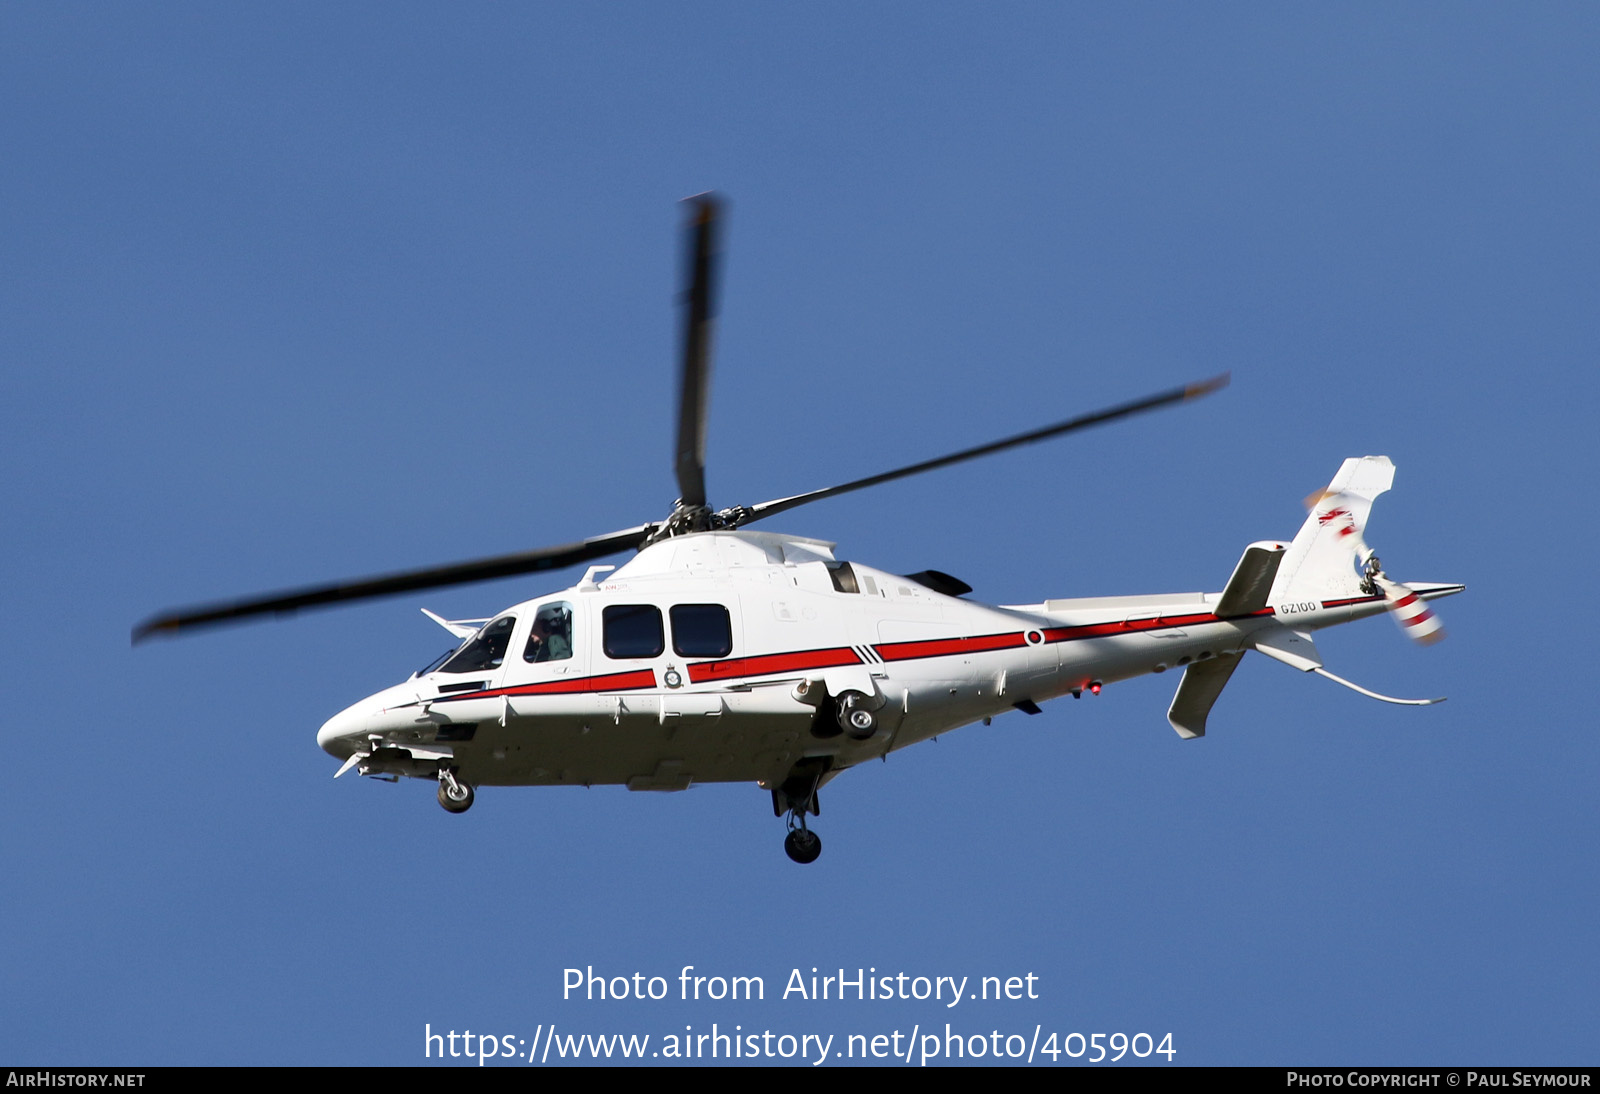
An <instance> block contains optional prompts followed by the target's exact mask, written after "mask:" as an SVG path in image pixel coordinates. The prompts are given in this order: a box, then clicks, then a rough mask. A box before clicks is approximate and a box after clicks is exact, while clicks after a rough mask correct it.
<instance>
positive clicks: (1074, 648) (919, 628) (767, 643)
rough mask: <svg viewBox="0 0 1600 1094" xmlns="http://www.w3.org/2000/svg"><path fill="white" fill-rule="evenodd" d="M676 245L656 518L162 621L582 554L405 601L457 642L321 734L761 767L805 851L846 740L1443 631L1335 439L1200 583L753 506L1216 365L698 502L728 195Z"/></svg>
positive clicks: (699, 215) (891, 476)
mask: <svg viewBox="0 0 1600 1094" xmlns="http://www.w3.org/2000/svg"><path fill="white" fill-rule="evenodd" d="M685 204H686V205H687V208H688V212H689V216H688V225H687V236H688V248H687V251H688V261H687V266H688V270H687V275H686V280H687V282H688V287H687V290H686V292H685V294H684V302H685V307H684V324H683V342H682V347H681V360H680V369H679V384H678V414H677V423H676V424H677V432H676V445H675V450H674V473H675V476H676V478H677V483H678V488H679V494H680V496H679V498H678V499H677V501H676V502H675V503H674V505H673V508H672V511H671V512H670V513H669V514H668V515H667V517H666V518H665V519H663V520H659V521H654V522H649V523H645V524H641V525H639V526H637V527H633V528H627V529H623V530H621V531H617V532H611V533H608V534H606V535H601V536H595V537H591V538H589V539H584V540H579V541H577V542H574V543H568V544H563V545H560V546H555V547H546V548H540V549H536V550H531V551H524V552H520V553H516V554H510V555H503V556H499V557H494V558H487V559H478V560H473V561H468V562H461V563H455V564H451V565H445V566H436V567H429V568H425V569H419V570H413V571H407V572H403V573H397V574H389V575H384V576H379V577H372V578H365V579H360V580H354V581H345V582H337V583H333V584H326V585H319V586H314V587H310V588H304V589H298V590H291V591H286V592H279V593H273V594H269V595H265V596H257V597H252V598H249V599H244V600H236V601H230V602H225V603H217V604H209V605H202V606H197V607H191V608H185V609H180V610H176V611H171V612H166V613H162V614H160V615H157V616H154V617H152V618H150V619H147V620H146V621H144V622H142V623H140V624H139V625H138V626H137V627H135V628H134V631H133V640H134V642H135V643H138V642H140V641H142V640H144V639H147V638H150V637H152V636H156V635H172V634H176V633H179V632H184V631H189V630H193V629H196V628H201V627H207V626H214V625H218V624H223V623H230V622H235V621H239V620H245V619H249V618H253V617H260V616H264V615H284V614H290V613H294V612H297V611H299V610H301V609H305V608H313V607H320V606H325V605H330V604H335V603H344V602H351V601H358V600H366V599H371V598H375V597H383V596H392V595H397V594H400V593H408V592H415V591H418V590H424V589H432V588H440V587H445V586H451V585H458V584H463V583H467V582H473V581H482V580H489V579H493V578H502V577H508V576H513V575H522V574H531V573H539V572H544V571H550V570H559V569H565V568H567V567H575V566H577V565H580V564H585V563H594V560H596V559H602V558H606V557H609V556H614V555H618V554H621V553H624V552H627V551H630V550H631V551H634V552H635V554H634V555H633V557H632V558H631V559H628V560H626V561H625V562H624V563H623V564H622V565H620V566H618V565H614V564H591V565H588V566H587V569H586V571H585V573H584V575H583V577H582V578H581V580H579V581H578V583H577V584H576V585H574V586H572V587H571V588H569V589H566V590H564V591H561V592H557V593H554V594H551V595H546V596H540V597H536V598H534V599H532V600H528V601H524V602H522V603H519V604H516V605H513V606H512V607H510V608H507V609H506V610H504V611H502V612H500V613H498V614H496V615H494V616H492V617H489V618H485V619H461V620H451V619H445V618H442V617H440V616H438V615H435V614H434V613H432V612H428V611H426V609H424V613H425V614H426V615H427V616H428V617H429V618H430V619H432V620H433V621H434V622H436V623H438V624H439V625H440V626H441V627H443V628H444V629H445V630H446V631H448V632H449V633H450V634H451V636H452V637H453V639H455V640H456V642H457V643H458V644H456V645H454V646H453V647H452V648H451V649H450V650H449V651H448V652H447V653H446V654H444V655H442V656H441V657H439V658H438V659H437V660H435V661H434V662H432V663H431V664H429V665H427V666H425V667H423V668H422V669H420V670H418V671H416V672H414V673H412V674H411V675H410V676H409V677H408V678H407V679H406V680H404V681H403V682H401V683H398V684H395V685H393V686H392V687H389V688H386V689H384V690H382V691H380V692H378V693H377V694H375V695H371V696H368V697H367V698H365V699H362V700H361V701H360V702H357V703H355V704H353V705H351V706H350V707H348V708H347V709H345V710H343V711H341V712H339V713H338V714H335V715H334V716H333V717H332V718H330V719H328V720H327V722H326V723H325V724H324V725H323V726H322V727H321V729H320V730H319V731H318V733H317V743H318V745H320V746H321V747H322V748H323V749H324V750H325V751H327V752H328V753H329V754H331V755H332V756H333V757H334V758H336V759H338V760H340V761H342V766H340V768H339V770H338V771H337V773H336V774H335V776H334V777H335V778H338V777H340V776H342V775H344V774H346V773H347V772H349V771H351V770H355V771H356V772H357V773H358V774H360V775H365V776H370V777H374V778H379V779H384V780H388V781H395V782H397V781H398V780H399V779H400V778H401V777H407V778H416V779H425V780H429V781H433V782H436V783H437V787H438V789H437V796H438V801H439V804H440V805H441V806H443V807H444V809H445V810H446V811H448V812H450V813H463V812H465V811H466V810H467V809H469V808H471V806H472V805H473V802H474V799H475V797H476V790H477V788H479V787H485V786H585V787H588V786H597V785H622V786H626V787H627V788H628V789H630V790H639V791H645V790H656V791H675V790H685V789H688V788H689V787H690V786H692V785H695V784H697V783H710V782H746V783H748V782H754V783H755V784H756V785H757V786H759V787H760V788H762V789H764V790H767V791H769V792H770V795H771V800H772V810H773V814H774V816H776V817H780V818H785V819H786V825H785V826H786V835H785V838H784V849H785V851H786V853H787V854H788V856H789V857H790V858H791V859H792V860H794V861H795V862H798V863H810V862H814V861H815V860H816V859H817V857H818V856H819V855H820V854H821V851H822V840H821V837H820V836H819V835H818V834H817V832H816V831H815V830H814V829H813V828H812V827H811V825H810V824H809V823H808V820H807V818H808V817H816V816H820V813H821V803H820V790H821V788H822V787H823V786H825V785H826V784H827V783H829V782H830V781H831V780H832V779H833V778H835V777H836V776H837V775H839V774H840V773H842V772H844V771H846V770H848V769H850V768H852V767H855V766H857V765H859V764H862V763H864V762H865V761H867V760H874V759H882V758H884V757H887V755H888V754H889V753H891V752H894V751H896V750H899V749H902V748H906V747H908V746H910V745H913V744H916V743H918V742H920V741H924V740H928V739H929V738H932V737H936V736H938V735H940V734H942V733H945V732H948V731H950V730H952V729H955V728H958V727H961V726H965V725H969V724H973V723H977V722H982V723H984V724H988V723H989V722H990V721H991V719H993V718H994V717H996V716H998V715H1000V714H1004V713H1008V712H1010V711H1013V710H1016V711H1022V712H1024V713H1025V714H1029V715H1034V714H1039V713H1041V708H1040V705H1039V704H1040V703H1043V702H1045V701H1048V700H1051V699H1055V698H1060V697H1063V696H1066V695H1069V694H1070V695H1072V696H1073V697H1074V698H1080V697H1081V696H1082V695H1083V693H1084V692H1089V693H1090V694H1091V695H1097V694H1099V693H1100V691H1101V689H1102V688H1104V687H1105V686H1106V685H1108V684H1110V683H1114V682H1117V681H1121V680H1127V679H1130V678H1133V677H1137V676H1142V675H1145V674H1151V673H1164V672H1167V671H1169V670H1174V669H1177V670H1181V680H1180V682H1179V684H1178V688H1177V693H1176V695H1175V696H1174V698H1173V700H1172V704H1171V707H1170V708H1169V710H1168V712H1167V720H1168V722H1169V723H1170V724H1171V726H1172V728H1173V729H1174V730H1175V731H1176V732H1177V733H1178V735H1179V736H1180V737H1182V738H1187V739H1196V738H1201V737H1203V736H1204V735H1205V733H1206V725H1207V718H1208V715H1209V714H1210V711H1211V709H1212V707H1213V705H1214V704H1215V703H1216V701H1217V699H1218V697H1219V696H1220V695H1221V693H1222V690H1223V688H1224V687H1225V686H1226V685H1227V683H1228V680H1229V679H1230V677H1231V676H1232V675H1233V672H1234V670H1235V669H1236V668H1237V667H1238V665H1239V662H1240V660H1241V659H1242V658H1243V656H1244V655H1245V653H1247V652H1249V651H1251V650H1254V651H1256V652H1258V653H1260V654H1262V655H1264V656H1266V657H1268V658H1270V659H1272V660H1275V661H1279V662H1282V663H1284V664H1286V665H1288V666H1290V667H1292V668H1295V669H1297V670H1300V671H1302V672H1308V673H1316V674H1318V675H1321V676H1323V677H1325V678H1327V679H1329V680H1331V681H1333V682H1335V683H1338V684H1341V685H1343V686H1346V687H1349V688H1352V689H1354V690H1355V691H1357V692H1360V693H1361V694H1363V695H1366V696H1369V697H1371V698H1374V699H1378V700H1381V701H1384V702H1389V703H1400V704H1407V705H1428V704H1431V703H1437V702H1440V701H1441V700H1440V699H1399V698H1395V697H1392V696H1386V695H1381V694H1379V693H1377V692H1373V691H1370V690H1368V689H1366V688H1363V687H1361V686H1359V685H1357V684H1354V683H1352V682H1350V681H1348V680H1345V679H1343V678H1342V677H1338V676H1335V675H1334V674H1333V673H1331V672H1329V671H1328V670H1327V669H1326V668H1325V667H1324V666H1323V663H1322V659H1321V657H1320V655H1319V654H1318V652H1317V649H1316V645H1315V642H1314V640H1313V637H1312V633H1313V632H1314V631H1316V630H1318V629H1321V628H1323V627H1328V626H1332V625H1335V624H1339V623H1344V622H1349V621H1351V620H1355V619H1361V618H1366V617H1369V616H1373V615H1377V614H1381V613H1383V612H1389V613H1391V614H1392V615H1393V617H1394V618H1395V619H1396V621H1397V622H1398V623H1399V624H1400V626H1401V629H1402V631H1404V632H1405V633H1406V634H1408V636H1410V637H1412V638H1413V639H1416V640H1418V641H1420V642H1425V643H1427V642H1433V641H1437V640H1438V639H1439V638H1440V637H1442V636H1443V630H1442V628H1441V627H1440V625H1439V621H1438V618H1437V617H1436V616H1435V615H1434V614H1433V612H1432V610H1431V608H1429V607H1428V602H1429V601H1432V600H1435V599H1438V598H1440V597H1444V596H1449V595H1452V594H1454V593H1458V592H1461V591H1463V590H1464V588H1465V586H1463V585H1459V584H1438V583H1430V584H1419V583H1411V584H1409V585H1405V584H1401V583H1399V582H1396V581H1394V580H1392V579H1390V578H1389V577H1388V575H1387V574H1385V573H1384V572H1383V569H1382V566H1381V564H1380V562H1379V560H1378V556H1377V555H1376V553H1375V552H1374V551H1372V549H1371V548H1369V547H1368V546H1367V545H1366V543H1365V540H1364V533H1365V528H1366V524H1367V518H1368V515H1369V512H1370V509H1371V506H1372V502H1373V499H1375V498H1376V497H1378V496H1379V495H1380V494H1382V493H1384V492H1385V491H1387V490H1388V489H1389V488H1390V487H1391V485H1392V484H1393V480H1394V465H1393V464H1392V463H1391V462H1390V461H1389V459H1388V458H1387V457H1383V456H1366V457H1358V458H1352V459H1348V460H1346V461H1345V462H1344V464H1343V465H1342V466H1341V467H1340V469H1339V471H1338V473H1337V474H1336V475H1335V476H1334V478H1333V480H1332V481H1331V482H1330V484H1329V485H1328V487H1327V488H1326V489H1324V490H1322V491H1319V492H1318V493H1317V494H1314V495H1313V496H1312V497H1311V498H1308V499H1307V505H1308V508H1309V510H1310V512H1309V515H1308V516H1307V518H1306V520H1305V523H1304V524H1303V525H1302V527H1301V529H1300V531H1299V532H1298V534H1297V535H1296V536H1295V537H1294V539H1293V540H1291V541H1288V542H1279V541H1260V542H1256V543H1252V544H1250V545H1249V546H1247V547H1246V548H1245V551H1244V553H1243V556H1242V557H1241V558H1240V560H1239V563H1238V565H1237V566H1236V567H1235V569H1234V571H1233V573H1232V576H1230V577H1229V579H1228V581H1227V583H1226V584H1225V585H1224V586H1223V588H1222V591H1221V592H1218V593H1183V594H1170V595H1154V596H1148V595H1139V596H1115V597H1094V598H1080V599H1051V600H1044V601H1042V602H1039V603H1035V604H1025V605H1007V606H991V605H986V604H982V603H979V602H977V601H974V600H971V599H969V598H968V594H970V593H971V592H972V588H971V587H970V586H969V585H967V584H966V583H965V582H963V581H961V580H959V579H958V578H955V577H952V576H951V575H949V574H946V573H943V572H940V571H937V570H926V571H922V572H919V573H914V574H904V575H902V574H895V573H890V572H887V571H884V570H879V569H875V568H873V567H870V566H867V565H864V564H862V563H860V562H858V561H855V560H853V559H847V558H842V557H840V555H839V554H838V553H837V549H836V545H835V544H834V543H832V542H828V541H824V540H819V539H811V538H806V537H801V536H795V535H787V534H782V533H777V532H768V531H760V530H754V529H751V528H749V525H752V524H754V523H756V522H757V521H761V520H765V519H766V518H768V517H773V516H776V515H778V514H780V513H785V512H788V511H789V510H791V509H795V508H797V507H799V506H802V505H805V504H808V503H810V502H814V501H820V500H823V499H825V498H831V497H837V496H839V495H841V494H845V493H849V492H852V491H855V490H861V489H865V488H866V487H869V486H877V485H881V484H883V483H887V482H891V481H893V480H896V479H901V478H906V477H909V476H912V475H918V474H922V473H924V472H928V471H934V470H937V469H939V468H943V467H948V466H950V465H952V464H956V463H960V462H964V461H967V460H972V459H977V458H979V457H982V456H987V455H991V454H994V453H997V452H1002V451H1006V450H1008V449H1011V448H1016V447H1019V446H1022V445H1027V444H1033V443H1037V442H1040V441H1044V440H1047V439H1051V438H1055V437H1059V436H1063V435H1065V434H1069V433H1074V432H1077V431H1080V430H1084V429H1088V428H1091V427H1094V426H1098V425H1103V424H1107V423H1110V422H1113V421H1118V420H1121V419H1125V418H1129V417H1132V416H1135V415H1139V414H1144V413H1147V412H1150V411H1153V410H1156V409H1159V408H1163V407H1167V406H1171V405H1174V404H1177V403H1182V402H1186V401H1190V400H1193V399H1197V398H1200V397H1202V396H1205V395H1208V394H1210V393H1212V392H1214V391H1216V390H1218V389H1219V388H1221V387H1223V386H1225V385H1226V384H1227V383H1228V379H1229V378H1228V376H1227V375H1226V374H1224V375H1222V376H1218V377H1215V378H1212V379H1208V380H1203V381H1200V382H1197V383H1192V384H1188V385H1185V386H1184V387H1181V388H1176V389H1172V390H1168V391H1163V392H1159V393H1156V394H1154V395H1151V396H1148V397H1145V398H1142V399H1137V400H1133V401H1130V402H1125V403H1122V404H1119V405H1116V406H1112V407H1108V408H1105V409H1101V410H1096V411H1093V412H1090V413H1087V414H1082V415H1079V416H1077V417H1074V418H1070V419H1068V420H1066V421H1062V422H1057V423H1055V424H1053V425H1049V426H1045V427H1043V428H1040V429H1036V430H1032V431H1030V432H1027V433H1021V434H1017V435H1015V436H1011V437H1006V438H1003V439H1001V440H997V441H994V442H991V443H989V444H984V445H979V446H976V447H973V448H967V449H963V450H961V451H959V452H954V453H950V454H948V455H944V456H940V457H936V458H934V459H929V460H924V461H921V462H919V463H914V464H910V465H908V466H905V467H901V468H897V469H895V470H892V471H886V472H882V473H880V474H876V475H871V476H867V477H865V478H861V479H856V480H853V481H851V482H847V483H842V484H839V485H836V486H830V487H825V488H823V489H819V490H812V491H809V492H807V493H803V494H795V495H791V496H789V497H783V498H777V499H773V500H770V501H765V502H761V503H759V504H755V505H736V506H732V507H729V508H723V509H713V508H712V507H711V505H710V503H709V502H708V500H707V491H706V475H705V471H706V462H705V442H706V425H707V413H706V411H707V399H708V394H709V385H710V371H711V366H710V362H711V354H710V350H711V341H712V333H713V327H714V321H715V313H716V307H715V304H716V291H717V272H718V259H719V250H718V248H719V236H720V225H721V221H722V202H721V200H720V199H719V198H718V197H717V196H716V195H714V194H710V193H707V194H701V195H697V196H695V197H692V198H689V199H687V200H686V202H685Z"/></svg>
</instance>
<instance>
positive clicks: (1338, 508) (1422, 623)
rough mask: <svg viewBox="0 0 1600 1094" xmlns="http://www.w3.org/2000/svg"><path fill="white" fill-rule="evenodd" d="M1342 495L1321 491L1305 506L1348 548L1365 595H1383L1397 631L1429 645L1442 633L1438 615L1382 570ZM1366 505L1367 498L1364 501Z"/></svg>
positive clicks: (1352, 509) (1351, 509) (1350, 500)
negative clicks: (1359, 574) (1358, 569)
mask: <svg viewBox="0 0 1600 1094" xmlns="http://www.w3.org/2000/svg"><path fill="white" fill-rule="evenodd" d="M1354 500H1355V499H1352V498H1348V497H1346V496H1345V495H1344V494H1340V493H1331V492H1329V491H1326V490H1324V491H1321V492H1319V493H1316V494H1313V495H1311V496H1310V497H1309V498H1307V499H1306V505H1307V507H1308V508H1309V509H1310V510H1311V512H1312V514H1313V515H1315V517H1316V519H1317V522H1318V523H1319V524H1321V525H1323V526H1324V527H1326V528H1330V529H1331V530H1332V531H1333V538H1334V539H1335V540H1336V541H1337V542H1339V543H1341V544H1343V545H1344V546H1345V547H1346V548H1348V549H1349V551H1350V553H1351V554H1352V555H1354V556H1355V560H1356V564H1357V565H1358V566H1359V567H1360V569H1361V588H1362V591H1364V592H1365V593H1366V594H1367V595H1368V596H1379V595H1381V596H1382V597H1383V600H1384V603H1385V604H1386V605H1387V606H1388V608H1389V614H1390V615H1391V616H1392V617H1393V618H1394V621H1395V623H1396V625H1398V626H1399V628H1400V633H1401V634H1403V635H1405V636H1406V637H1407V638H1409V639H1411V640H1412V641H1413V642H1417V643H1419V644H1421V645H1424V646H1431V645H1433V644H1434V643H1435V642H1438V641H1441V640H1442V639H1443V638H1444V636H1445V630H1444V625H1443V624H1442V623H1440V622H1439V617H1438V616H1437V615H1435V614H1434V613H1433V609H1432V608H1429V607H1428V605H1427V602H1426V601H1424V600H1423V599H1422V597H1421V596H1420V595H1418V594H1417V592H1416V591H1415V590H1413V589H1412V588H1411V587H1410V586H1408V585H1403V584H1401V583H1400V582H1398V581H1395V580H1394V579H1393V578H1391V577H1390V576H1389V575H1388V574H1386V573H1384V572H1383V566H1382V564H1381V563H1379V561H1378V555H1377V552H1375V551H1374V550H1373V549H1372V548H1371V547H1368V546H1367V543H1366V541H1365V540H1364V539H1362V538H1361V529H1360V527H1359V526H1358V524H1357V519H1356V516H1355V511H1354V510H1355V507H1354V506H1353V505H1352V502H1353V501H1354ZM1367 504H1370V501H1368V502H1367Z"/></svg>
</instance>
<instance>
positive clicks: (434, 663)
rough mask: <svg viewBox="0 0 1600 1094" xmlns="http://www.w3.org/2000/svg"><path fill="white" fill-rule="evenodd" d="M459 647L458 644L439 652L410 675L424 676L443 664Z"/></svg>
mask: <svg viewBox="0 0 1600 1094" xmlns="http://www.w3.org/2000/svg"><path fill="white" fill-rule="evenodd" d="M459 648H460V647H459V646H451V647H450V648H449V649H447V650H445V651H444V652H443V653H441V654H440V655H439V656H438V657H435V658H434V659H433V660H432V661H429V662H428V663H427V665H426V666H424V667H423V668H420V669H418V670H417V671H416V672H414V673H412V674H411V675H412V676H426V675H428V673H430V672H432V671H433V670H434V669H436V668H438V667H439V666H440V665H442V664H444V663H445V661H447V660H449V658H450V655H451V654H452V653H455V652H456V650H458V649H459Z"/></svg>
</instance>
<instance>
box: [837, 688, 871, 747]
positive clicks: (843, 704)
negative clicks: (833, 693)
mask: <svg viewBox="0 0 1600 1094" xmlns="http://www.w3.org/2000/svg"><path fill="white" fill-rule="evenodd" d="M866 704H867V697H866V696H865V695H862V694H861V693H860V692H858V691H847V692H845V693H844V694H843V695H841V696H839V728H840V729H842V730H844V731H845V734H846V735H847V736H849V737H850V738H851V739H852V740H856V741H865V740H866V739H867V738H869V737H871V736H872V735H873V734H874V733H876V732H877V731H878V718H877V715H875V714H873V713H872V711H870V710H868V709H867V705H866Z"/></svg>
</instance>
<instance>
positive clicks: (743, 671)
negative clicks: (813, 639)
mask: <svg viewBox="0 0 1600 1094" xmlns="http://www.w3.org/2000/svg"><path fill="white" fill-rule="evenodd" d="M859 664H861V655H860V654H859V653H857V652H856V651H855V650H853V649H851V648H850V647H849V646H839V647H836V648H834V649H830V650H802V651H800V652H799V653H769V654H765V655H763V656H760V657H733V658H729V659H728V660H726V661H701V662H699V663H698V664H694V665H690V666H689V682H690V683H691V684H704V683H706V682H708V681H711V680H726V679H728V678H730V677H734V676H770V675H772V674H773V673H779V672H795V671H797V670H799V669H827V668H834V667H835V666H838V665H859Z"/></svg>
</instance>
